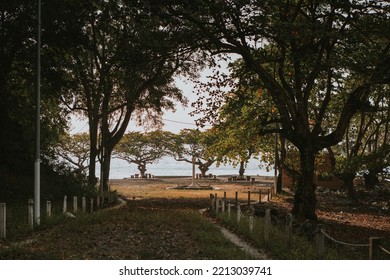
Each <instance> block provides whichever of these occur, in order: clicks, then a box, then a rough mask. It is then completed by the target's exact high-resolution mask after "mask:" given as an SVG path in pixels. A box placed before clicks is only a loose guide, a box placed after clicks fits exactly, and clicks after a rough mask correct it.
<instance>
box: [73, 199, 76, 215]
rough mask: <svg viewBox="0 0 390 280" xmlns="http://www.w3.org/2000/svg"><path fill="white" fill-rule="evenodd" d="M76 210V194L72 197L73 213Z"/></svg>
mask: <svg viewBox="0 0 390 280" xmlns="http://www.w3.org/2000/svg"><path fill="white" fill-rule="evenodd" d="M76 212H77V196H74V197H73V213H76Z"/></svg>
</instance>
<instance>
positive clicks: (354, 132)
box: [334, 86, 390, 198]
mask: <svg viewBox="0 0 390 280" xmlns="http://www.w3.org/2000/svg"><path fill="white" fill-rule="evenodd" d="M374 89H375V91H376V96H374V97H372V98H371V101H372V103H373V107H372V111H367V112H360V113H359V114H357V115H356V116H355V117H354V118H353V119H351V123H350V125H349V127H348V129H347V131H346V137H345V140H344V141H342V142H341V143H340V144H339V145H338V146H336V147H335V148H334V150H335V152H336V154H337V157H336V159H337V160H336V170H335V173H336V174H337V175H338V176H340V177H341V178H342V179H343V181H344V183H345V185H346V186H347V189H348V196H349V197H351V198H353V197H354V193H355V192H354V183H353V181H354V179H355V177H356V175H357V174H358V173H363V176H364V177H365V183H366V186H368V187H373V185H375V184H378V183H379V180H378V178H377V175H378V174H379V173H381V172H382V171H383V170H385V169H386V167H387V166H388V164H389V163H388V158H387V157H388V148H387V146H388V145H389V143H390V142H389V117H390V111H389V110H390V109H389V108H390V107H389V98H388V86H380V87H379V86H376V87H374Z"/></svg>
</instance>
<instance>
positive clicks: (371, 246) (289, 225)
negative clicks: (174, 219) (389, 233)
mask: <svg viewBox="0 0 390 280" xmlns="http://www.w3.org/2000/svg"><path fill="white" fill-rule="evenodd" d="M266 199H267V200H266V201H269V200H270V191H268V192H267V197H266ZM261 202H264V200H263V199H262V194H261V191H260V199H259V201H256V202H253V201H251V193H250V192H248V202H247V203H240V202H239V200H238V197H237V192H236V198H235V202H234V203H228V202H227V200H226V192H225V193H224V198H223V199H220V198H218V196H217V194H210V210H211V211H212V212H214V213H215V214H218V213H219V212H223V213H226V212H227V215H228V218H229V219H230V218H231V215H232V212H233V211H232V208H233V207H235V209H236V222H237V224H239V223H240V222H241V218H242V217H244V214H243V212H242V210H241V207H242V205H246V204H247V205H248V211H247V218H248V229H249V231H250V232H251V233H252V232H253V223H254V216H255V209H254V207H253V203H261ZM226 209H227V210H226ZM285 221H286V224H285V242H286V244H285V247H286V248H289V247H290V246H291V242H292V237H293V216H292V215H291V214H290V213H289V214H287V215H286V218H285ZM262 224H263V227H262V228H263V232H262V233H260V234H262V238H263V240H264V243H265V244H269V243H270V242H272V240H271V237H270V234H271V230H272V226H273V225H272V222H271V210H270V209H266V210H265V215H264V218H262ZM326 239H328V240H330V241H332V242H334V243H336V244H339V245H343V246H349V247H366V248H367V249H368V259H370V260H375V259H378V256H379V254H380V252H383V253H385V254H386V255H389V258H390V251H389V250H388V249H386V248H384V247H383V246H382V245H381V244H382V239H381V238H379V237H369V239H368V243H367V244H352V243H347V242H342V241H339V240H336V239H335V238H333V237H332V236H330V235H329V234H327V233H326V231H325V230H324V228H323V225H321V224H320V225H318V226H317V229H316V231H315V238H314V242H315V248H316V253H317V258H318V259H324V256H325V244H326V242H325V240H326Z"/></svg>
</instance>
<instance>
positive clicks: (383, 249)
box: [378, 245, 390, 255]
mask: <svg viewBox="0 0 390 280" xmlns="http://www.w3.org/2000/svg"><path fill="white" fill-rule="evenodd" d="M378 247H379V249H381V250H382V252H385V253H386V254H388V255H390V251H389V250H386V249H385V248H383V246H381V245H379V246H378Z"/></svg>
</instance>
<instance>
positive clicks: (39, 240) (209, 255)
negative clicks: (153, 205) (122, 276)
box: [0, 207, 251, 259]
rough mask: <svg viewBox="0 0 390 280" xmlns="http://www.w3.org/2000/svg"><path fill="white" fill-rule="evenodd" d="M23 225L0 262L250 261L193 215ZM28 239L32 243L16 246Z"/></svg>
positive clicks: (139, 214)
mask: <svg viewBox="0 0 390 280" xmlns="http://www.w3.org/2000/svg"><path fill="white" fill-rule="evenodd" d="M16 210H20V212H21V213H22V212H24V211H23V209H20V208H17V209H16ZM12 212H13V215H12V216H13V217H14V215H16V214H17V213H16V212H14V210H13V211H12ZM22 224H23V226H21V227H19V228H17V227H16V226H15V227H14V228H12V230H11V232H10V235H11V234H12V235H13V236H12V238H10V239H7V241H6V242H5V243H4V244H5V245H6V246H4V247H3V248H2V247H1V246H0V259H186V258H191V259H250V258H251V257H250V256H249V255H247V254H246V253H244V252H243V251H241V250H240V249H239V248H238V247H236V246H233V245H232V243H230V242H229V241H227V240H226V239H225V238H224V237H223V235H222V233H221V232H220V231H219V230H218V229H217V228H216V227H215V226H214V225H213V224H212V223H211V222H210V221H208V220H207V219H204V217H203V216H202V214H201V213H199V212H198V211H196V210H193V209H175V210H162V209H150V208H149V209H144V208H140V207H122V208H120V209H115V210H110V211H97V212H95V213H92V214H83V213H79V214H78V215H77V218H76V219H68V218H65V217H64V216H63V215H59V216H57V217H55V218H53V219H45V220H42V223H41V225H40V226H39V227H37V228H36V229H35V230H34V231H33V232H31V231H30V230H29V229H28V228H27V227H26V225H25V224H26V222H23V223H22ZM28 237H29V238H28ZM26 238H27V239H30V240H34V242H31V244H27V243H25V244H24V245H23V246H19V245H16V244H17V243H16V241H18V240H26ZM0 245H1V244H0Z"/></svg>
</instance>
